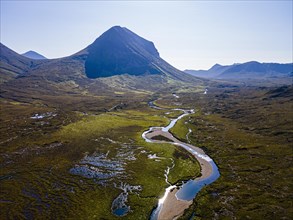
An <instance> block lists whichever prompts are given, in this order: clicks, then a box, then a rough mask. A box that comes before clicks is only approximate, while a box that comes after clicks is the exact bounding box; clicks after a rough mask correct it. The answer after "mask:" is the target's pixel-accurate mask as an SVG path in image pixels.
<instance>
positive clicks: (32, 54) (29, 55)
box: [21, 50, 47, 60]
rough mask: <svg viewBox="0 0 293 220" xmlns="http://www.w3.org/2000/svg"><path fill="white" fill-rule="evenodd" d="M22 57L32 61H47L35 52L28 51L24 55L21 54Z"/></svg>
mask: <svg viewBox="0 0 293 220" xmlns="http://www.w3.org/2000/svg"><path fill="white" fill-rule="evenodd" d="M21 55H22V56H25V57H27V58H31V59H34V60H43V59H47V58H46V57H44V56H43V55H41V54H39V53H37V52H35V51H32V50H30V51H28V52H26V53H23V54H21Z"/></svg>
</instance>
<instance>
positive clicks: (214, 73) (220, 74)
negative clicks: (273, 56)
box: [184, 61, 293, 79]
mask: <svg viewBox="0 0 293 220" xmlns="http://www.w3.org/2000/svg"><path fill="white" fill-rule="evenodd" d="M292 71H293V63H260V62H257V61H249V62H245V63H238V64H233V65H226V66H222V65H220V64H215V65H214V66H212V67H211V68H210V69H208V70H184V72H186V73H189V74H191V75H194V76H197V77H203V78H212V79H213V78H214V79H245V78H263V77H286V76H289V75H290V74H291V73H292Z"/></svg>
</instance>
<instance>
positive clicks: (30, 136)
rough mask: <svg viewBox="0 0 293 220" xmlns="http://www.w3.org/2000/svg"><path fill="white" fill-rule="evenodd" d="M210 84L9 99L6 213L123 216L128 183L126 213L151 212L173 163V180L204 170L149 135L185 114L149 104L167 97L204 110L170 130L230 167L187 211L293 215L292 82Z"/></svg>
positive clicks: (5, 111) (3, 141)
mask: <svg viewBox="0 0 293 220" xmlns="http://www.w3.org/2000/svg"><path fill="white" fill-rule="evenodd" d="M207 86H208V92H207V94H204V89H203V88H201V89H199V90H195V89H194V90H192V89H182V88H179V89H173V90H172V91H166V92H162V93H157V94H145V95H142V94H138V95H137V96H135V95H130V96H128V97H127V98H121V96H118V97H112V98H110V99H108V100H106V99H105V100H103V101H101V100H102V99H101V98H99V97H93V99H92V100H97V102H96V103H94V102H93V101H90V100H91V99H90V97H87V98H86V99H85V101H84V102H82V97H70V96H68V97H66V98H65V97H62V100H63V99H64V100H65V99H67V103H80V104H79V105H72V104H71V105H70V104H69V105H68V108H66V105H65V106H62V101H60V100H59V101H56V103H58V104H56V105H54V101H53V99H52V100H51V101H50V104H47V105H45V103H44V102H42V100H38V101H36V100H34V101H33V102H29V101H27V102H23V101H21V100H10V99H7V98H2V99H1V100H0V101H1V109H0V111H1V127H0V131H1V137H0V145H1V148H0V156H1V157H0V159H1V161H0V162H1V171H0V172H1V174H0V183H1V188H0V208H1V212H0V217H1V219H41V218H43V219H44V218H49V217H50V218H55V219H72V218H74V219H120V218H121V217H117V216H115V215H113V213H112V210H111V209H112V208H113V204H112V202H113V201H114V200H115V199H116V198H117V197H118V196H119V195H120V194H121V193H123V192H124V191H126V192H127V194H128V198H127V202H126V204H125V205H126V207H127V208H129V209H130V211H129V212H128V214H127V215H125V217H122V218H123V219H124V218H125V219H148V218H149V216H150V214H151V212H152V209H153V208H154V207H155V206H156V204H157V202H158V199H159V198H160V197H161V196H162V195H163V193H164V189H165V188H166V183H165V177H164V173H165V171H166V169H167V167H172V166H173V163H174V168H173V169H171V170H170V174H169V181H170V182H171V183H177V182H181V181H183V180H187V179H189V178H194V177H196V176H198V175H199V174H200V167H199V164H198V162H197V161H196V160H195V159H194V158H193V157H192V156H191V155H190V154H189V153H188V152H186V151H184V150H182V149H181V148H178V147H176V146H174V145H172V144H167V143H165V144H151V143H146V142H145V141H144V140H143V139H142V138H141V134H142V132H143V131H145V130H147V129H148V128H149V127H150V126H166V125H167V124H168V122H169V120H170V119H171V118H175V117H177V116H178V115H180V114H181V113H180V112H176V111H171V110H168V109H164V110H158V109H152V108H149V107H148V105H147V103H148V101H149V100H153V98H154V97H155V98H156V99H157V101H156V103H155V104H156V105H158V106H162V107H165V108H169V109H171V108H174V107H175V108H176V107H178V106H180V108H186V109H190V108H194V109H196V112H195V113H194V114H191V115H189V116H188V117H185V118H183V119H182V120H180V121H178V122H177V123H176V125H175V127H173V128H172V129H171V132H172V134H173V135H174V136H175V137H176V138H178V139H179V140H182V141H184V142H186V143H190V144H192V145H195V146H198V147H200V148H202V149H204V151H205V152H206V153H207V154H208V155H210V156H211V157H212V158H213V159H214V161H215V162H216V164H217V165H218V167H219V170H220V173H221V177H220V178H219V179H218V180H217V181H216V182H214V183H213V184H211V185H209V186H208V187H205V188H204V189H202V190H201V191H200V193H199V194H198V195H197V197H196V198H195V199H194V201H193V203H192V205H191V206H190V207H189V208H188V209H187V210H186V211H185V213H184V215H183V216H182V217H181V218H182V219H189V218H190V217H191V216H193V217H192V218H193V219H266V218H270V219H291V218H292V215H293V210H292V196H293V195H292V189H293V186H292V182H293V181H292V175H291V174H292V156H293V152H292V142H293V139H292V130H293V129H292V124H293V121H292V119H293V115H292V87H290V86H289V87H287V88H285V90H284V89H283V90H278V88H271V87H269V86H268V87H258V86H250V87H247V86H241V85H238V84H232V83H219V82H218V83H215V84H209V85H207ZM282 91H283V92H282ZM284 91H285V92H284ZM172 92H174V93H176V96H174V95H172ZM47 98H48V97H47ZM55 98H56V97H55ZM71 98H72V100H70V99H71ZM75 98H78V100H79V101H76V100H73V99H75ZM56 99H58V97H57V98H56ZM122 99H123V100H122ZM80 100H81V101H80ZM75 101H76V102H75ZM121 103H123V104H121ZM95 104H96V105H95ZM113 107H114V108H113ZM109 110H110V111H109Z"/></svg>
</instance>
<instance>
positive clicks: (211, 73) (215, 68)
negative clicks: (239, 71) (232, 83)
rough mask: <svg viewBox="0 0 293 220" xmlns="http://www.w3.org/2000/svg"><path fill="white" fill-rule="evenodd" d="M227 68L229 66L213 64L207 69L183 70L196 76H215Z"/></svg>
mask: <svg viewBox="0 0 293 220" xmlns="http://www.w3.org/2000/svg"><path fill="white" fill-rule="evenodd" d="M229 68H230V66H222V65H220V64H215V65H214V66H212V67H211V68H210V69H209V70H184V72H186V73H189V74H191V75H194V76H198V77H204V78H215V77H217V76H219V75H220V74H221V73H223V72H224V71H225V70H227V69H229Z"/></svg>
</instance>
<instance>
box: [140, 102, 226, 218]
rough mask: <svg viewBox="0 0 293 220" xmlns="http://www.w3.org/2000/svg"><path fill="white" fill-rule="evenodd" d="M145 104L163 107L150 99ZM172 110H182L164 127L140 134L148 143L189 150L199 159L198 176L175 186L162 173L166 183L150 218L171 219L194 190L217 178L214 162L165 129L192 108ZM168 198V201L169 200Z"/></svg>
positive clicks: (188, 199) (181, 210)
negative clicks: (199, 174)
mask: <svg viewBox="0 0 293 220" xmlns="http://www.w3.org/2000/svg"><path fill="white" fill-rule="evenodd" d="M149 107H151V108H154V109H163V108H160V107H158V106H156V105H155V104H154V102H153V101H151V102H149ZM172 110H174V111H175V110H176V111H182V112H183V113H182V114H181V115H180V116H178V117H177V118H175V119H172V120H171V121H170V123H169V125H167V126H166V127H150V128H149V130H147V131H145V132H143V134H142V138H143V139H144V140H145V141H146V142H149V143H156V144H159V143H170V144H174V145H177V146H180V147H182V148H184V149H185V150H187V151H188V152H189V153H191V154H192V155H193V156H194V157H195V158H196V159H197V160H198V162H199V164H200V166H201V176H200V177H197V178H195V179H190V180H188V181H187V182H185V183H184V184H182V185H181V186H180V188H179V189H178V187H177V186H176V185H170V184H169V182H168V173H169V169H170V168H168V173H167V175H166V174H165V176H166V183H167V184H168V187H167V188H166V189H165V193H164V196H163V197H162V198H161V199H159V201H158V205H157V207H156V209H154V210H153V212H152V214H151V216H150V219H151V220H160V219H173V218H174V217H178V216H180V215H181V214H183V212H184V209H186V208H188V207H189V206H190V205H191V204H192V200H193V199H194V198H195V196H196V195H197V193H198V192H199V191H200V190H201V189H202V188H203V187H204V186H206V185H209V184H211V183H213V182H214V181H215V180H216V179H218V178H219V176H220V173H219V170H218V167H217V165H216V164H215V162H214V161H213V160H212V159H211V158H210V157H209V156H208V155H207V154H206V153H205V152H204V151H203V150H202V149H200V148H198V147H195V146H193V145H190V144H188V143H184V142H181V141H179V140H178V139H177V138H175V137H174V136H173V135H172V134H171V133H170V132H169V130H170V129H171V128H172V127H174V125H175V124H176V122H177V121H178V120H180V119H182V118H183V117H186V116H187V115H189V114H192V113H194V110H193V109H191V110H185V109H172ZM155 136H164V137H165V138H168V139H169V140H170V142H168V141H160V140H154V139H153V138H154V137H155ZM171 201H172V202H171Z"/></svg>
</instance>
